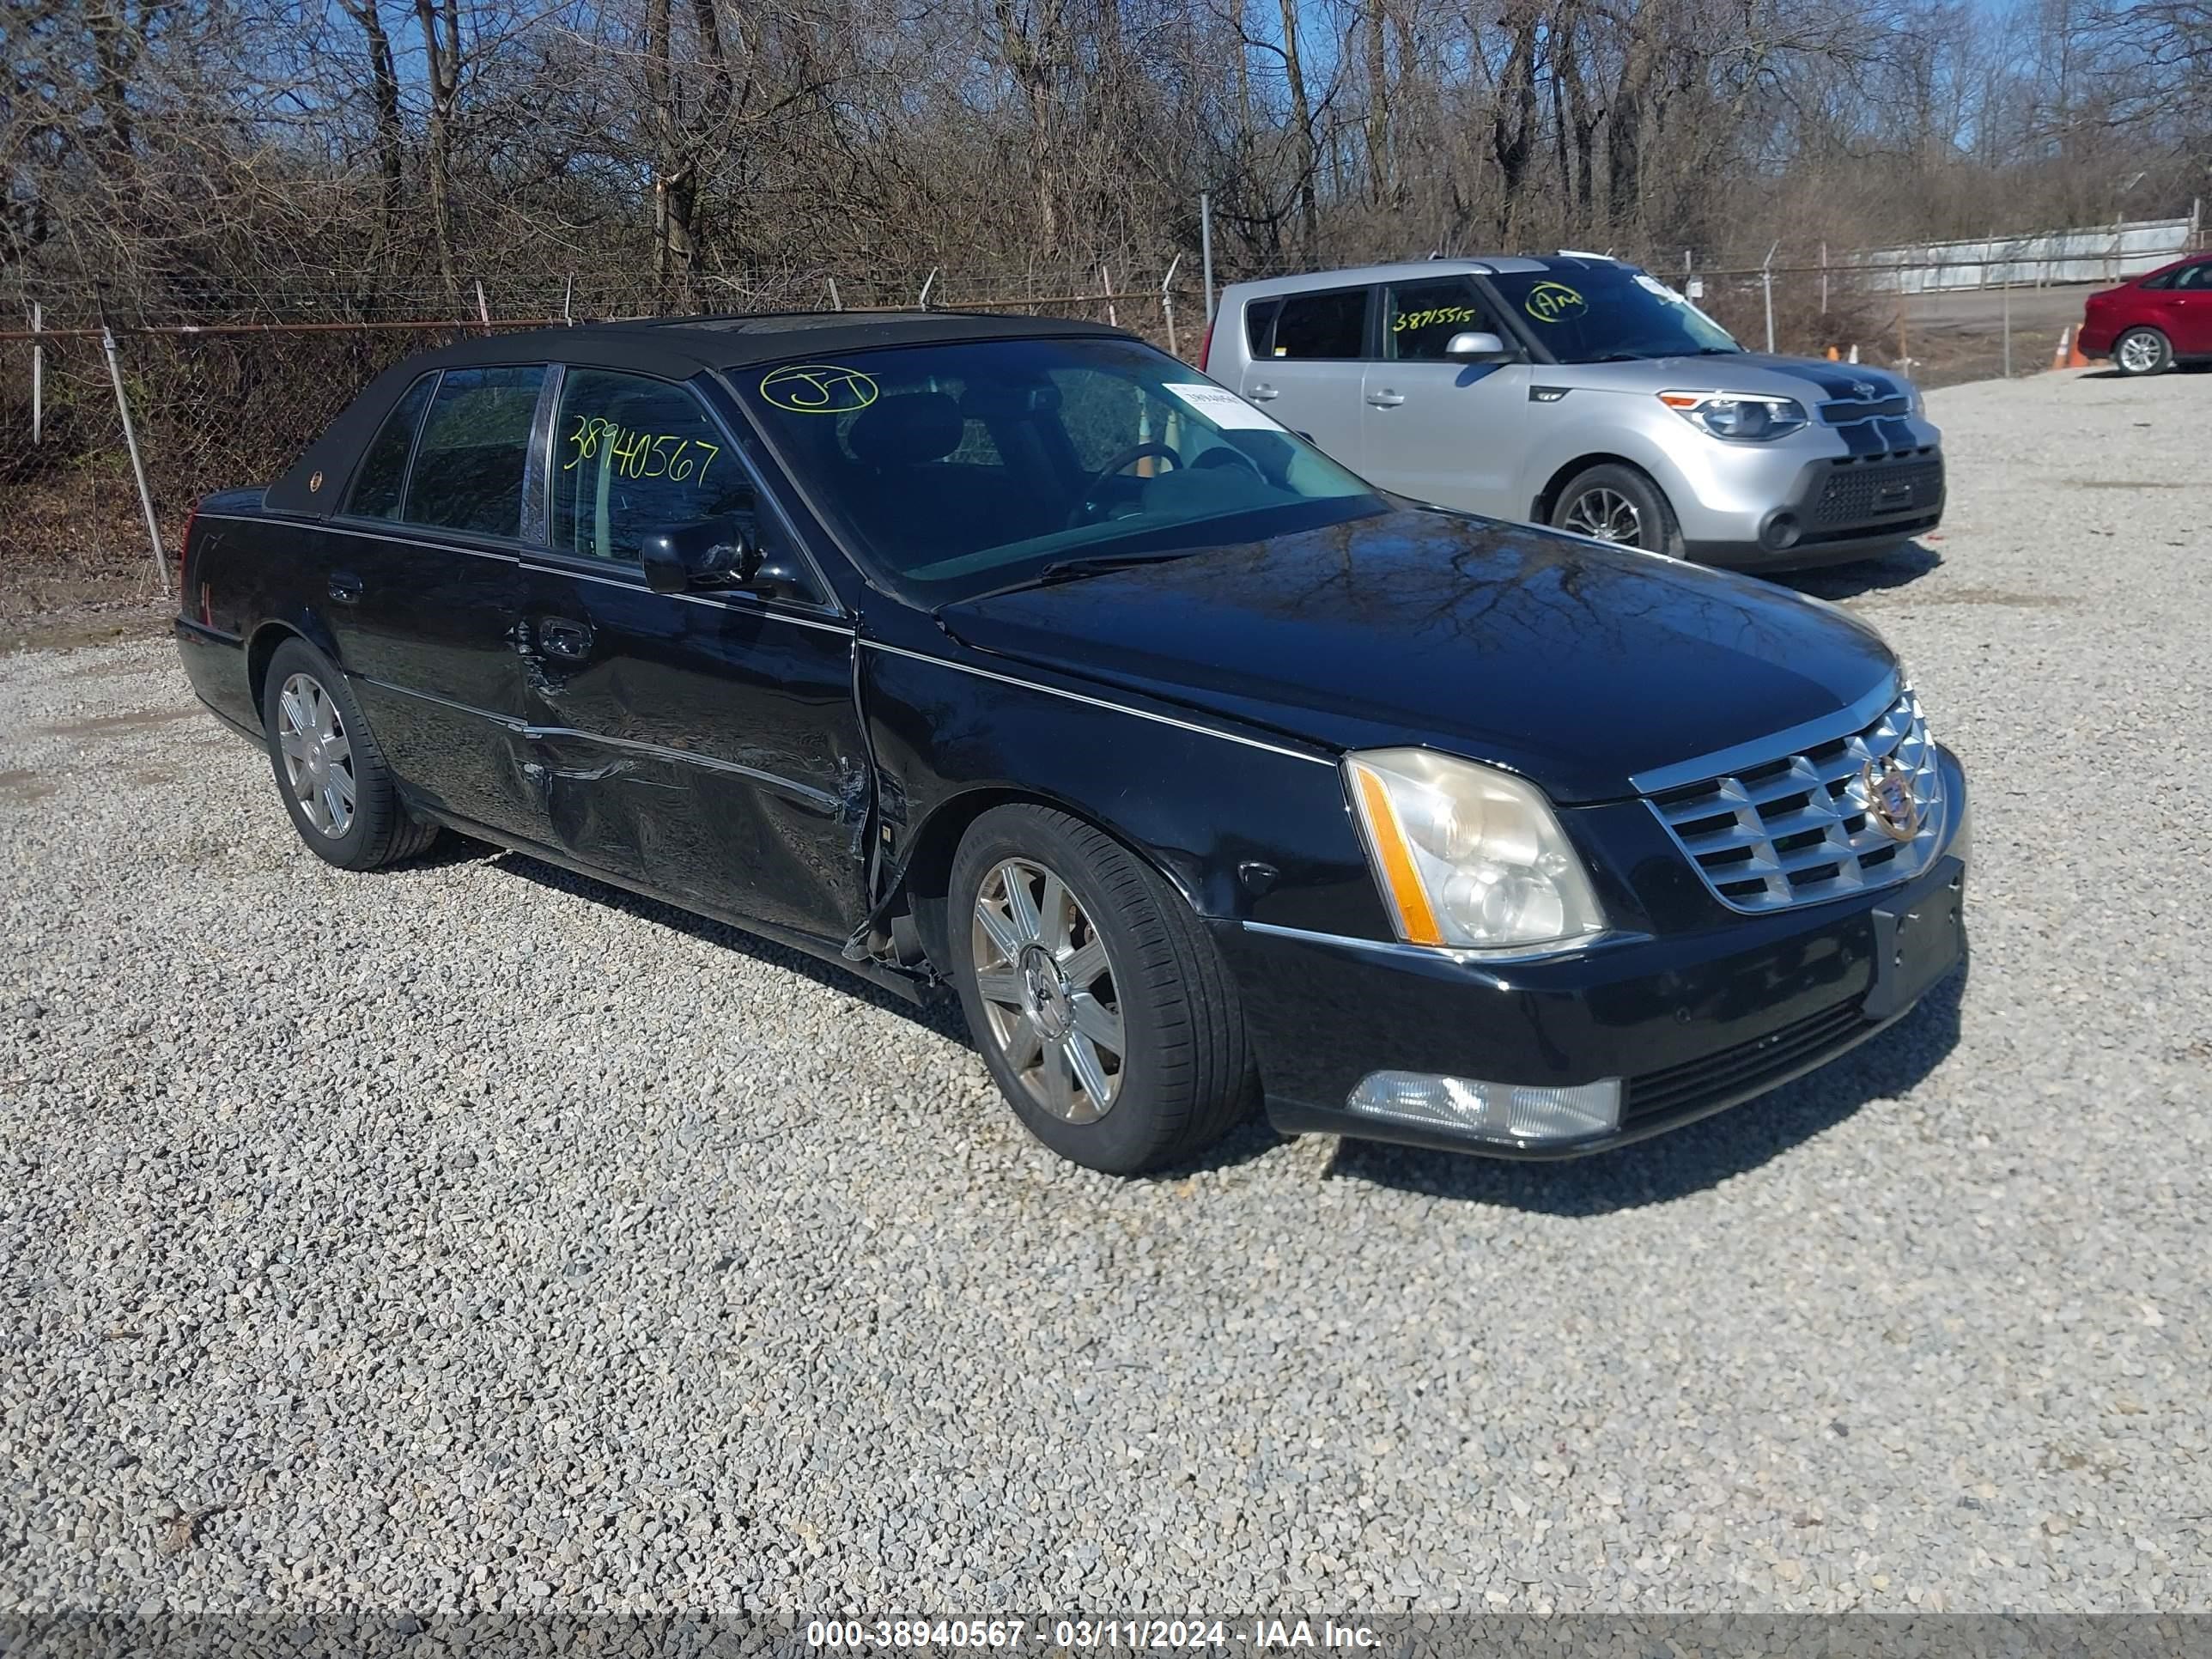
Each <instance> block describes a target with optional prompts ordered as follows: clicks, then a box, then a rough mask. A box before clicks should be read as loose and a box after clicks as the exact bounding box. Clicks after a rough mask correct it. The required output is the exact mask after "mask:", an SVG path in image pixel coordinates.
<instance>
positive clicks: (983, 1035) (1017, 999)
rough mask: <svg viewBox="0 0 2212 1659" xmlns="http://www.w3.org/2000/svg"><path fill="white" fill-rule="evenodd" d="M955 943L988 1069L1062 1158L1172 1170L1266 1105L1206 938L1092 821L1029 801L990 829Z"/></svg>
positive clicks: (955, 907)
mask: <svg viewBox="0 0 2212 1659" xmlns="http://www.w3.org/2000/svg"><path fill="white" fill-rule="evenodd" d="M945 931H946V933H947V935H948V939H947V945H948V954H949V955H950V957H951V969H952V974H953V978H954V980H955V981H956V982H957V985H958V987H959V992H960V1000H961V1003H962V1006H963V1008H964V1010H965V1011H966V1013H967V1016H968V1025H969V1030H970V1031H971V1032H972V1033H973V1034H974V1036H975V1042H976V1046H977V1047H978V1048H980V1049H981V1052H982V1055H983V1060H984V1063H985V1064H986V1065H987V1066H989V1068H990V1071H991V1075H992V1076H993V1078H994V1079H996V1080H997V1082H998V1085H999V1087H1000V1090H1001V1091H1002V1092H1004V1094H1005V1095H1006V1098H1007V1100H1008V1101H1009V1102H1010V1103H1012V1106H1013V1109H1014V1111H1015V1113H1016V1115H1018V1116H1019V1117H1020V1119H1021V1120H1022V1121H1023V1123H1024V1125H1025V1126H1027V1127H1028V1128H1029V1130H1030V1133H1032V1134H1034V1135H1036V1138H1037V1139H1039V1140H1042V1142H1044V1144H1045V1145H1046V1146H1049V1147H1051V1148H1052V1149H1053V1150H1054V1152H1058V1153H1060V1155H1061V1156H1062V1157H1064V1158H1069V1159H1071V1160H1073V1162H1075V1163H1078V1164H1084V1165H1086V1166H1087V1167H1089V1168H1091V1169H1094V1170H1105V1171H1107V1172H1109V1173H1111V1174H1115V1175H1132V1174H1136V1173H1138V1172H1139V1171H1142V1170H1152V1169H1158V1168H1160V1167H1162V1166H1163V1165H1167V1164H1175V1163H1176V1162H1178V1161H1181V1160H1183V1159H1187V1158H1190V1157H1191V1156H1193V1155H1194V1154H1195V1153H1197V1152H1201V1151H1203V1150H1204V1149H1205V1148H1206V1146H1209V1145H1211V1144H1212V1142H1214V1141H1215V1140H1218V1139H1220V1137H1221V1136H1222V1135H1223V1134H1225V1133H1227V1132H1228V1130H1229V1129H1230V1127H1231V1126H1232V1125H1233V1124H1234V1123H1235V1122H1236V1121H1237V1118H1238V1117H1239V1116H1241V1115H1243V1113H1244V1111H1245V1110H1246V1109H1248V1108H1249V1105H1250V1104H1251V1103H1252V1102H1253V1100H1254V1098H1255V1094H1256V1087H1257V1083H1256V1078H1255V1074H1254V1072H1253V1067H1252V1065H1251V1061H1250V1058H1249V1054H1248V1052H1247V1049H1246V1044H1245V1037H1244V1025H1243V1016H1242V1015H1241V1014H1240V1013H1239V1012H1238V1010H1237V1002H1236V998H1235V995H1234V992H1233V988H1232V987H1231V983H1230V981H1229V976H1228V973H1227V970H1226V969H1225V968H1224V967H1223V965H1222V963H1221V961H1220V959H1219V957H1218V953H1217V952H1216V951H1214V949H1213V944H1212V940H1211V939H1208V938H1207V937H1206V932H1205V929H1204V927H1202V926H1201V925H1200V922H1199V921H1198V919H1197V917H1196V916H1195V915H1193V914H1192V912H1191V909H1190V907H1189V905H1188V903H1187V902H1185V901H1184V899H1183V897H1182V895H1181V894H1180V893H1178V892H1177V891H1176V890H1175V889H1174V888H1173V887H1172V886H1171V885H1170V884H1169V883H1168V882H1167V881H1166V880H1164V878H1162V877H1161V876H1160V875H1159V874H1158V872H1156V871H1154V870H1153V869H1152V867H1151V866H1149V865H1147V864H1146V863H1144V862H1143V861H1141V860H1139V859H1138V858H1137V857H1135V856H1134V855H1133V854H1131V853H1130V852H1129V851H1128V850H1127V848H1124V847H1122V846H1121V843H1120V842H1116V841H1115V840H1114V838H1113V837H1112V836H1108V835H1106V834H1104V833H1103V832H1102V831H1100V830H1098V829H1095V828H1094V827H1092V826H1091V825H1090V824H1088V823H1084V822H1083V821H1082V820H1081V819H1079V818H1076V817H1070V816H1069V815H1068V814H1066V813H1064V812H1056V811H1051V810H1049V809H1047V808H1044V807H1038V806H1027V805H1020V806H1002V807H998V808H994V810H993V811H989V812H987V813H985V814H984V815H983V816H982V817H980V818H978V819H977V820H976V821H975V823H974V824H973V825H972V826H971V827H970V828H969V831H968V834H967V836H966V837H965V839H964V840H963V842H961V846H960V850H959V853H958V854H957V856H956V858H955V859H954V860H953V867H952V879H951V898H950V902H949V904H948V907H947V913H946V927H945Z"/></svg>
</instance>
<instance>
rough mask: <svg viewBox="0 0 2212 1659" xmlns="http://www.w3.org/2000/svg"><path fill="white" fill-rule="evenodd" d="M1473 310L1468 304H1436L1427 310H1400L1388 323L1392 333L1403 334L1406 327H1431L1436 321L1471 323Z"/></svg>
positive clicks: (1473, 317)
mask: <svg viewBox="0 0 2212 1659" xmlns="http://www.w3.org/2000/svg"><path fill="white" fill-rule="evenodd" d="M1474 320H1475V316H1474V309H1473V307H1468V306H1437V307H1435V308H1434V309H1432V310H1429V311H1402V312H1400V313H1398V319H1397V320H1396V321H1395V322H1394V323H1392V324H1391V325H1390V331H1391V332H1392V333H1394V334H1403V333H1404V332H1405V331H1407V330H1408V329H1414V328H1433V327H1434V326H1435V325H1437V324H1438V323H1471V322H1473V321H1474Z"/></svg>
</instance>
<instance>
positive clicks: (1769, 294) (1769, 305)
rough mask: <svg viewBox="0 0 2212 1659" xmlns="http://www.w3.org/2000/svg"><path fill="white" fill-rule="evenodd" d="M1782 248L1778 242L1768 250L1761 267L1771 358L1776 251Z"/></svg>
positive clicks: (1768, 352)
mask: <svg viewBox="0 0 2212 1659" xmlns="http://www.w3.org/2000/svg"><path fill="white" fill-rule="evenodd" d="M1780 246H1782V244H1781V243H1780V242H1776V243H1775V244H1774V247H1770V248H1769V249H1767V250H1766V258H1765V259H1764V260H1763V261H1761V262H1760V264H1759V287H1760V288H1761V289H1764V290H1765V295H1766V349H1767V354H1768V355H1769V356H1772V355H1773V351H1774V249H1775V248H1778V247H1780Z"/></svg>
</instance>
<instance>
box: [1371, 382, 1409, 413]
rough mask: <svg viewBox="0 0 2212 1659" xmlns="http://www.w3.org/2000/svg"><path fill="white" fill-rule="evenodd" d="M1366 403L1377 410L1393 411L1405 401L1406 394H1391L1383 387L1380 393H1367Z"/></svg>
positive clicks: (1387, 388) (1391, 392) (1386, 387)
mask: <svg viewBox="0 0 2212 1659" xmlns="http://www.w3.org/2000/svg"><path fill="white" fill-rule="evenodd" d="M1367 401H1368V402H1369V403H1370V404H1373V405H1374V406H1375V407H1376V408H1377V409H1395V408H1397V406H1398V405H1399V404H1402V403H1404V402H1405V401H1406V394H1405V393H1404V392H1393V391H1391V390H1390V389H1389V387H1388V386H1385V387H1383V390H1382V391H1380V392H1369V393H1368V394H1367Z"/></svg>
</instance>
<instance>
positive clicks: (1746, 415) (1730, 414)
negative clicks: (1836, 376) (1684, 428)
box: [1659, 392, 1806, 443]
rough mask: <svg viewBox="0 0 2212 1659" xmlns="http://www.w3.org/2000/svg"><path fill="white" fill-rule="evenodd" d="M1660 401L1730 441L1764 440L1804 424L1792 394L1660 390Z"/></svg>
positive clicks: (1802, 411) (1702, 428)
mask: <svg viewBox="0 0 2212 1659" xmlns="http://www.w3.org/2000/svg"><path fill="white" fill-rule="evenodd" d="M1659 401H1660V402H1661V403H1662V404H1666V405H1667V407H1668V408H1669V409H1671V410H1674V412H1675V413H1676V414H1677V415H1680V416H1681V417H1682V418H1683V419H1684V420H1686V421H1687V422H1689V423H1690V424H1691V425H1692V426H1693V427H1696V428H1698V429H1699V431H1701V432H1708V433H1711V435H1713V436H1714V437H1716V438H1725V439H1727V440H1728V441H1729V442H1731V443H1764V442H1765V441H1766V440H1768V439H1769V438H1779V437H1781V436H1783V435H1784V434H1787V433H1791V432H1795V431H1796V430H1797V428H1799V427H1802V426H1803V425H1804V424H1805V420H1806V416H1805V405H1804V404H1801V403H1799V402H1798V401H1797V400H1796V398H1769V397H1765V396H1763V395H1761V394H1759V393H1757V392H1661V393H1660V394H1659Z"/></svg>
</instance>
